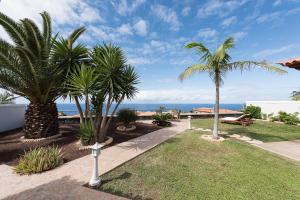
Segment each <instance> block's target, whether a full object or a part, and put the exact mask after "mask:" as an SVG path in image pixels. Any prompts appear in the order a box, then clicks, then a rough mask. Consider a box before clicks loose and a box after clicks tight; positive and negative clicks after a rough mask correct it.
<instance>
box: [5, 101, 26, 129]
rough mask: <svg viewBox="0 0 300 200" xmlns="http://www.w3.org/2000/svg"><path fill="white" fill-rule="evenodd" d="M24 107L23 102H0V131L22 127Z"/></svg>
mask: <svg viewBox="0 0 300 200" xmlns="http://www.w3.org/2000/svg"><path fill="white" fill-rule="evenodd" d="M26 107H27V106H26V105H23V104H0V132H3V131H7V130H11V129H15V128H20V127H22V126H23V125H24V115H25V110H26Z"/></svg>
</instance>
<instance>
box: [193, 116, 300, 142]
mask: <svg viewBox="0 0 300 200" xmlns="http://www.w3.org/2000/svg"><path fill="white" fill-rule="evenodd" d="M192 126H193V127H201V128H210V129H212V127H213V119H195V120H193V121H192ZM220 130H221V131H227V132H229V133H230V134H240V135H245V136H248V137H251V138H253V139H257V140H261V141H263V142H275V141H284V140H295V139H300V126H294V125H286V124H278V123H274V122H265V121H255V122H254V124H252V125H250V126H246V127H244V126H241V125H238V124H226V123H220Z"/></svg>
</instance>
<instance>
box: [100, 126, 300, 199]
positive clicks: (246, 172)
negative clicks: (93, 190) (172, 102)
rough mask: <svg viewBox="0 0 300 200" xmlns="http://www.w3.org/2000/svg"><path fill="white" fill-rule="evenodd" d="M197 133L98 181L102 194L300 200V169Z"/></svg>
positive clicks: (247, 147) (245, 146) (243, 146)
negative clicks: (209, 140) (208, 139)
mask: <svg viewBox="0 0 300 200" xmlns="http://www.w3.org/2000/svg"><path fill="white" fill-rule="evenodd" d="M200 135H201V133H200V132H199V131H188V132H186V133H185V134H182V135H180V136H177V137H176V138H173V139H170V140H168V141H167V142H166V143H164V144H162V145H159V146H158V147H156V148H154V149H152V150H151V151H148V152H146V153H145V154H143V155H141V156H139V157H137V158H135V159H134V160H132V161H130V162H128V163H126V164H125V165H123V166H121V167H119V168H117V169H115V170H113V171H112V172H110V173H108V174H106V175H104V176H103V177H102V179H103V184H102V186H101V187H100V188H99V189H100V190H103V191H106V192H110V193H114V194H116V195H120V196H124V197H127V198H130V199H180V200H181V199H188V200H189V199H195V200H196V199H197V200H198V199H199V200H200V199H205V200H206V199H212V200H216V199H228V200H231V199H232V200H236V199H243V200H247V199H249V200H253V199H259V200H263V199H274V200H278V199H285V200H289V199H294V200H296V199H300V165H299V163H296V162H292V161H288V160H285V159H282V158H280V157H277V156H275V155H273V154H271V153H268V152H266V151H264V150H261V149H258V148H255V147H253V146H250V145H248V144H246V143H244V142H239V141H237V140H226V141H224V142H221V143H212V142H208V141H205V140H203V139H201V138H200Z"/></svg>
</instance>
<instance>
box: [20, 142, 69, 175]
mask: <svg viewBox="0 0 300 200" xmlns="http://www.w3.org/2000/svg"><path fill="white" fill-rule="evenodd" d="M62 163H63V157H62V153H61V149H60V148H58V147H40V148H36V149H33V150H29V151H27V152H25V153H24V155H23V156H21V158H20V161H19V163H18V165H17V166H16V167H15V172H16V173H18V174H34V173H40V172H43V171H47V170H50V169H53V168H55V167H57V166H59V165H61V164H62Z"/></svg>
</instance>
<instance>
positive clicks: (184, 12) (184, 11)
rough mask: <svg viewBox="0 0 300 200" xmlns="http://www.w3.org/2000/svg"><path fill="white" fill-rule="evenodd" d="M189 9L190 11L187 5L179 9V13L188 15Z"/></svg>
mask: <svg viewBox="0 0 300 200" xmlns="http://www.w3.org/2000/svg"><path fill="white" fill-rule="evenodd" d="M190 11H191V7H189V6H186V7H184V8H183V9H182V11H181V15H182V16H188V15H189V14H190Z"/></svg>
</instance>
